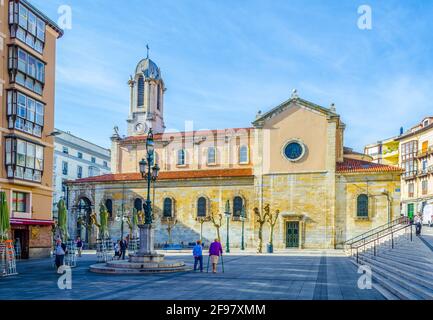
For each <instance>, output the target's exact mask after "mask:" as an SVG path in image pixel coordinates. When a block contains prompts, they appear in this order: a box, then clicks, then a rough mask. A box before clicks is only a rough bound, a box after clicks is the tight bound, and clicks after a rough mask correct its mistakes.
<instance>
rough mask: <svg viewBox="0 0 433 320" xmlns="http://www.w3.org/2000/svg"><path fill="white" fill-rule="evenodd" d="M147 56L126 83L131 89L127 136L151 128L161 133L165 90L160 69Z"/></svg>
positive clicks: (141, 132) (138, 133) (135, 134)
mask: <svg viewBox="0 0 433 320" xmlns="http://www.w3.org/2000/svg"><path fill="white" fill-rule="evenodd" d="M147 49H148V51H147V58H146V59H143V60H141V61H140V62H139V63H138V65H137V67H136V69H135V75H134V76H131V78H130V80H129V81H128V85H129V87H130V89H131V96H130V110H129V117H128V120H127V122H128V136H137V135H144V134H147V133H148V132H149V129H150V128H152V131H153V132H154V133H163V132H164V130H165V125H164V93H165V91H166V89H165V86H164V81H163V80H162V77H161V70H160V69H159V68H158V66H157V65H156V63H155V62H153V61H152V60H151V59H149V47H147Z"/></svg>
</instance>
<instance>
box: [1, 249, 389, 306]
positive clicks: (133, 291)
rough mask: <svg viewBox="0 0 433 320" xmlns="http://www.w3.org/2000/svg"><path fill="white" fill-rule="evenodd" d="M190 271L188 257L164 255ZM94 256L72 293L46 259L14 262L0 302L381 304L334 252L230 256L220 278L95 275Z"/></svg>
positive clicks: (81, 266)
mask: <svg viewBox="0 0 433 320" xmlns="http://www.w3.org/2000/svg"><path fill="white" fill-rule="evenodd" d="M166 259H183V260H184V261H185V262H186V263H187V264H188V265H189V266H192V262H193V261H192V259H191V256H190V254H188V255H186V254H168V255H167V258H166ZM95 261H96V256H95V255H93V254H86V255H83V257H81V258H78V267H76V268H74V269H73V273H72V289H71V290H60V289H58V286H57V281H58V278H59V275H57V274H56V273H55V270H54V268H53V263H52V259H43V260H34V261H20V262H18V272H19V273H20V274H19V275H18V276H14V277H8V278H0V300H10V299H15V300H22V299H23V300H30V299H31V300H68V299H74V300H101V299H102V300H107V299H109V300H126V299H132V300H155V299H156V300H160V299H161V300H162V299H163V300H177V299H179V300H221V299H223V300H241V299H242V300H254V299H263V300H313V299H314V300H328V299H332V300H334V299H338V300H341V299H344V300H382V299H384V297H383V296H382V295H381V294H380V293H379V292H378V291H376V290H375V289H371V290H361V289H359V288H358V286H357V281H358V277H359V275H358V274H357V270H356V267H355V266H354V265H353V263H352V262H350V261H349V259H348V258H346V257H345V256H344V255H342V253H341V252H338V251H328V252H322V251H315V252H312V251H300V250H294V251H288V252H280V253H277V254H273V255H256V254H253V253H242V254H241V253H236V252H235V253H231V254H230V255H226V256H224V268H225V273H221V265H220V266H219V269H220V270H219V271H220V273H218V274H212V273H206V264H207V257H204V269H205V270H204V272H203V273H200V272H197V273H194V272H192V271H191V272H183V273H175V274H155V275H128V276H124V275H121V276H120V275H101V274H94V273H91V272H89V271H88V267H89V266H90V265H91V264H94V263H95Z"/></svg>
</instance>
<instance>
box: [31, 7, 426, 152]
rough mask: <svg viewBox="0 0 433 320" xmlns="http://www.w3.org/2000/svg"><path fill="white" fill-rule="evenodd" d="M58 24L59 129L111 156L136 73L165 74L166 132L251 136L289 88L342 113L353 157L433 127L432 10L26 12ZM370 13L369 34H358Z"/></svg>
mask: <svg viewBox="0 0 433 320" xmlns="http://www.w3.org/2000/svg"><path fill="white" fill-rule="evenodd" d="M30 1H31V2H32V3H33V4H34V5H35V6H37V7H38V8H40V9H41V10H42V11H43V12H45V13H46V14H47V15H48V16H49V17H51V18H52V19H53V20H54V21H57V19H58V17H59V15H58V12H57V11H58V8H59V6H61V5H65V4H66V5H70V6H71V8H72V29H71V30H66V31H65V35H64V37H63V38H61V39H60V40H59V41H58V51H57V87H56V127H57V128H59V129H62V130H67V131H71V132H72V133H74V134H76V135H78V136H80V137H82V138H85V139H88V140H90V141H92V142H95V143H98V144H101V145H103V146H106V147H109V145H110V140H109V137H110V136H111V134H112V128H113V127H114V126H115V125H118V126H119V127H120V130H121V131H122V133H124V134H126V118H127V115H128V108H129V88H128V86H127V80H128V77H129V75H130V74H131V73H132V72H133V71H134V69H135V66H136V64H137V63H138V61H139V60H140V59H142V58H144V57H145V56H146V44H147V43H149V45H150V47H151V52H150V57H151V58H152V60H154V61H155V62H156V63H157V64H158V65H159V67H160V68H161V71H162V75H163V78H164V81H165V83H166V86H167V88H168V91H167V92H166V95H165V122H166V126H167V128H173V129H177V130H182V129H183V127H184V121H185V120H192V121H194V129H204V128H210V129H222V128H229V127H247V126H250V124H251V121H253V120H254V118H255V115H256V113H257V111H258V110H262V111H267V110H269V109H270V108H272V107H273V106H275V105H277V104H279V103H280V102H282V101H284V100H286V99H288V98H289V97H290V94H291V91H292V89H293V88H297V90H298V92H299V95H300V96H301V97H302V98H304V99H307V100H310V101H312V102H315V103H318V104H320V105H323V106H325V107H326V106H329V105H330V104H331V103H332V102H333V103H335V104H336V107H337V112H338V113H339V114H340V115H341V117H342V119H343V121H344V122H345V123H346V125H347V128H346V136H345V145H346V146H350V147H354V148H355V149H357V150H362V148H363V146H364V145H365V144H367V143H371V142H375V141H377V140H380V139H383V138H388V137H391V136H393V135H396V134H398V132H399V128H400V127H401V126H403V127H404V128H405V129H408V128H409V127H411V126H413V125H415V124H417V123H418V122H420V121H421V120H422V118H423V117H424V116H427V115H432V116H433V103H432V101H433V59H432V57H433V41H432V40H433V35H432V32H431V30H433V20H432V19H431V17H432V16H433V1H391V0H388V1H341V0H339V1H317V0H309V1H287V0H282V1H276V0H274V1H265V0H263V1H258V0H248V1H246V0H238V1H227V0H218V1H217V0H214V1H209V0H201V1H199V0H195V1H193V0H176V1H173V0H161V1H147V0H128V1H121V2H119V1H114V0H91V1H90V0H89V1H84V0H70V1H66V0H30ZM362 4H368V5H370V7H371V8H372V18H373V20H372V22H373V24H372V27H373V28H372V30H360V29H358V26H357V21H358V17H359V14H358V12H357V11H358V7H359V6H360V5H362Z"/></svg>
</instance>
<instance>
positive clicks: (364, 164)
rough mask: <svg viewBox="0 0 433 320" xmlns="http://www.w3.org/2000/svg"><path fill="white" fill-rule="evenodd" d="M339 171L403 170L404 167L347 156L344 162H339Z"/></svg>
mask: <svg viewBox="0 0 433 320" xmlns="http://www.w3.org/2000/svg"><path fill="white" fill-rule="evenodd" d="M337 172H338V173H357V172H403V169H401V168H399V167H394V166H388V165H384V164H379V163H374V162H368V161H363V160H356V159H348V158H345V159H344V161H343V162H341V163H337Z"/></svg>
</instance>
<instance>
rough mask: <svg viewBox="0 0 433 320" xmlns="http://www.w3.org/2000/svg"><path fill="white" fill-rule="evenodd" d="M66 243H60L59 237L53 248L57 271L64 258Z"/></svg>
mask: <svg viewBox="0 0 433 320" xmlns="http://www.w3.org/2000/svg"><path fill="white" fill-rule="evenodd" d="M66 252H67V250H66V245H65V244H64V243H62V240H61V239H57V241H56V248H55V252H54V253H55V255H56V267H57V273H59V268H60V267H61V266H63V262H64V260H65V254H66Z"/></svg>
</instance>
